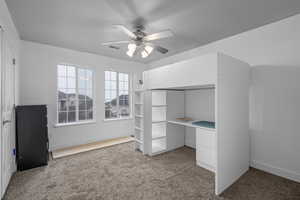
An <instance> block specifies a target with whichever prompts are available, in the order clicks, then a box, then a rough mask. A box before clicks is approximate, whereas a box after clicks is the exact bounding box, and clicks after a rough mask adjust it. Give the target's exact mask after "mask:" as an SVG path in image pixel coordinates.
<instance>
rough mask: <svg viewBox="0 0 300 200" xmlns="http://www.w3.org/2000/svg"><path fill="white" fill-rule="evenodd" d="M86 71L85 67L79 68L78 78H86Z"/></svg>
mask: <svg viewBox="0 0 300 200" xmlns="http://www.w3.org/2000/svg"><path fill="white" fill-rule="evenodd" d="M85 72H86V70H85V69H80V68H78V79H79V80H80V79H82V80H85V79H86V77H85Z"/></svg>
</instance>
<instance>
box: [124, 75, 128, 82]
mask: <svg viewBox="0 0 300 200" xmlns="http://www.w3.org/2000/svg"><path fill="white" fill-rule="evenodd" d="M128 77H129V75H128V74H124V81H127V82H128V80H129V78H128Z"/></svg>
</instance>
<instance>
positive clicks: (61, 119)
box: [58, 112, 67, 123]
mask: <svg viewBox="0 0 300 200" xmlns="http://www.w3.org/2000/svg"><path fill="white" fill-rule="evenodd" d="M66 122H67V113H66V112H59V113H58V123H66Z"/></svg>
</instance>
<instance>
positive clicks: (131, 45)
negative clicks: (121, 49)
mask: <svg viewBox="0 0 300 200" xmlns="http://www.w3.org/2000/svg"><path fill="white" fill-rule="evenodd" d="M135 49H136V44H134V43H129V44H128V50H130V51H135Z"/></svg>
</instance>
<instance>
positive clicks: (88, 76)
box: [86, 70, 93, 80]
mask: <svg viewBox="0 0 300 200" xmlns="http://www.w3.org/2000/svg"><path fill="white" fill-rule="evenodd" d="M86 79H87V80H93V71H92V70H86Z"/></svg>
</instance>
